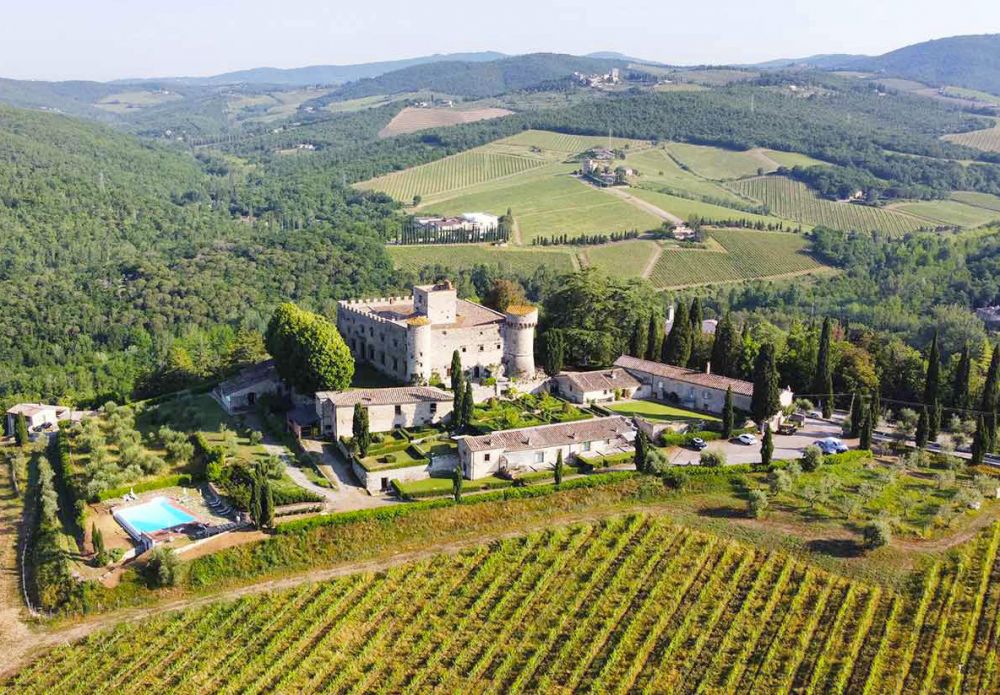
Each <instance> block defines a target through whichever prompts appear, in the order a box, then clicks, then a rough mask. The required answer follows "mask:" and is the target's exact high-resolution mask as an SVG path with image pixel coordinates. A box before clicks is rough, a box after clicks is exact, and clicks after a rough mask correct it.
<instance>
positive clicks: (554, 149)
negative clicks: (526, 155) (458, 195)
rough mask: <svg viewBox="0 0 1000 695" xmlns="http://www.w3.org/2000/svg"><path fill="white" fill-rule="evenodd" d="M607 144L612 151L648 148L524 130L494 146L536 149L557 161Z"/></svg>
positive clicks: (619, 141) (636, 142) (634, 142)
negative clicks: (556, 157)
mask: <svg viewBox="0 0 1000 695" xmlns="http://www.w3.org/2000/svg"><path fill="white" fill-rule="evenodd" d="M609 142H610V146H611V148H612V149H628V150H637V149H641V148H643V147H648V146H649V143H647V142H643V141H641V140H630V139H628V138H615V137H613V138H611V139H610V141H609V140H608V138H606V137H603V136H594V135H567V134H565V133H553V132H551V131H547V130H526V131H524V132H521V133H518V134H517V135H512V136H511V137H509V138H504V139H503V140H499V141H497V143H494V144H504V145H512V146H515V147H522V148H528V149H530V148H532V147H537V148H539V149H540V150H542V152H541V154H545V155H550V156H559V157H558V158H559V159H564V158H565V157H566V156H568V155H575V154H580V153H581V152H585V151H587V150H589V149H591V148H594V147H608V145H609Z"/></svg>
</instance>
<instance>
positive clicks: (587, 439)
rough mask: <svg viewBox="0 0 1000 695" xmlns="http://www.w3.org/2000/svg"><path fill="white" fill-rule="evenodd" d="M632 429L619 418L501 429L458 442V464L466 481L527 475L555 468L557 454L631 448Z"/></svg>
mask: <svg viewBox="0 0 1000 695" xmlns="http://www.w3.org/2000/svg"><path fill="white" fill-rule="evenodd" d="M634 441H635V428H634V426H633V425H632V423H631V422H630V421H629V420H628V419H627V418H624V417H621V416H620V415H613V416H611V417H602V418H594V419H591V420H579V421H577V422H563V423H557V424H554V425H539V426H537V427H524V428H521V429H516V430H503V431H500V432H492V433H490V434H484V435H480V436H477V437H463V438H462V439H459V440H458V457H459V464H460V465H461V466H462V473H463V475H464V476H465V477H466V478H469V479H470V480H476V479H477V478H485V477H486V476H489V475H493V474H495V473H500V472H506V473H518V472H530V471H538V470H545V469H549V468H552V467H553V466H555V463H556V458H557V457H558V454H559V452H560V451H561V452H562V455H563V460H565V461H570V460H572V459H573V458H574V457H575V456H576V455H577V454H592V455H604V454H615V453H624V452H627V451H630V450H631V449H632V443H633V442H634Z"/></svg>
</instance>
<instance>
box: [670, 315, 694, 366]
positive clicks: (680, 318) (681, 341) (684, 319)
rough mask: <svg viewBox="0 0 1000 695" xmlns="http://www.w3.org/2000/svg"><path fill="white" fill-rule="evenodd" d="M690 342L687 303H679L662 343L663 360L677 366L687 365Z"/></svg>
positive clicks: (689, 356)
mask: <svg viewBox="0 0 1000 695" xmlns="http://www.w3.org/2000/svg"><path fill="white" fill-rule="evenodd" d="M691 343H692V333H691V321H690V320H689V319H688V309H687V305H686V304H684V303H679V304H678V305H677V313H676V315H675V316H674V325H673V326H672V327H671V329H670V335H668V336H667V339H666V341H665V342H664V343H663V361H664V362H666V363H667V364H673V365H676V366H678V367H683V366H685V365H687V363H688V360H689V359H690V358H691Z"/></svg>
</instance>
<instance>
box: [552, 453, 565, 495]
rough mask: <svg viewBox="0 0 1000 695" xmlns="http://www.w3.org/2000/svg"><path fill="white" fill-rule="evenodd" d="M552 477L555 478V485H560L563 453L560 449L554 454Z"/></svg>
mask: <svg viewBox="0 0 1000 695" xmlns="http://www.w3.org/2000/svg"><path fill="white" fill-rule="evenodd" d="M552 473H553V477H554V478H555V483H556V487H559V486H560V485H562V479H563V453H562V449H560V450H559V453H557V454H556V465H555V468H554V469H553V471H552Z"/></svg>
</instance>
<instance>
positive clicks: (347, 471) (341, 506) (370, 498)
mask: <svg viewBox="0 0 1000 695" xmlns="http://www.w3.org/2000/svg"><path fill="white" fill-rule="evenodd" d="M302 446H303V448H304V449H305V450H306V451H308V452H310V453H313V454H318V455H319V456H320V458H321V460H322V462H321V463H320V469H322V470H323V473H324V475H326V476H327V478H330V477H331V476H332V479H333V480H334V482H335V483H336V484H337V489H336V490H326V494H324V495H323V496H324V497H325V498H326V499H327V501H328V503H329V506H330V507H331V511H337V512H342V511H348V510H352V509H369V508H371V507H383V506H385V505H389V504H399V503H400V501H399V500H398V499H396V498H395V497H391V496H389V495H381V494H377V495H370V494H368V491H367V490H365V489H364V488H363V487H361V485H360V484H358V480H357V479H356V478H355V477H354V473H353V471H351V467H350V466H349V465H348V464H347V462H346V461H344V460H343V459H342V458H341V457H340V455H339V454H338V453H337V452H335V451H334V450H333V447H332V446H331V445H330V444H327V443H325V442H322V441H320V440H318V439H303V440H302Z"/></svg>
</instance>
